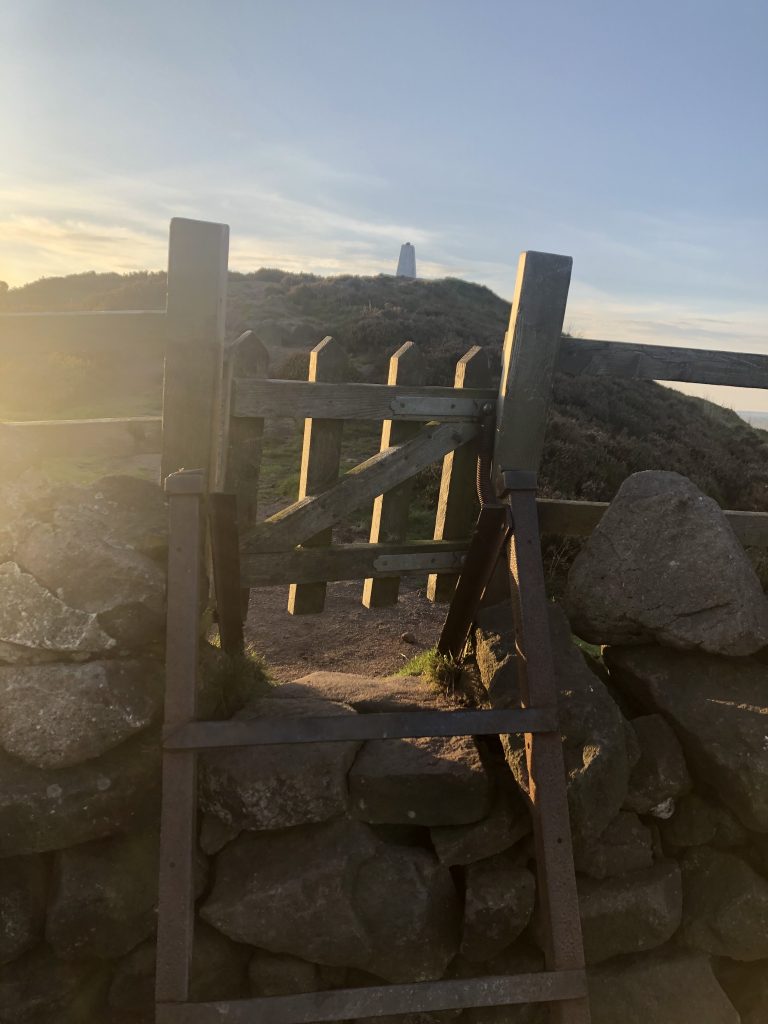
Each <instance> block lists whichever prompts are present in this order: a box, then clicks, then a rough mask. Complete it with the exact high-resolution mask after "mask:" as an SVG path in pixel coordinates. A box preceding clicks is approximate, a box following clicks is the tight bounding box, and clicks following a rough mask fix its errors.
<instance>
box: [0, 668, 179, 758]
mask: <svg viewBox="0 0 768 1024" xmlns="http://www.w3.org/2000/svg"><path fill="white" fill-rule="evenodd" d="M162 699H163V670H162V666H161V665H160V664H159V663H158V662H155V661H151V660H149V659H126V660H113V661H89V662H85V663H84V664H80V665H78V664H61V663H55V664H49V665H23V666H14V667H7V668H0V746H1V747H2V748H3V749H4V750H5V751H6V752H7V753H9V754H13V755H14V756H15V757H18V758H20V759H21V760H22V761H25V762H26V763H27V764H30V765H33V766H34V767H37V768H66V767H68V766H70V765H75V764H79V763H81V762H83V761H88V760H90V759H91V758H94V757H98V756H99V755H101V754H103V753H105V752H106V751H107V750H110V749H112V748H113V747H116V746H118V745H119V744H120V743H122V742H123V741H124V740H126V739H128V738H129V737H131V736H133V735H135V734H136V733H138V732H141V731H142V730H143V729H146V728H147V727H148V726H149V725H151V724H152V723H153V722H154V721H155V720H156V719H157V718H158V716H159V714H160V710H161V706H162Z"/></svg>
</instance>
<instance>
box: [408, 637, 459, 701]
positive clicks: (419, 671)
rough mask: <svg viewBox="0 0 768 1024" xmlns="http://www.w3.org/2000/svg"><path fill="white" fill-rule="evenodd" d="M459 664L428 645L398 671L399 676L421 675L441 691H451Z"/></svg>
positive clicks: (456, 679) (456, 680)
mask: <svg viewBox="0 0 768 1024" xmlns="http://www.w3.org/2000/svg"><path fill="white" fill-rule="evenodd" d="M461 671H462V670H461V665H459V663H458V662H457V661H454V659H453V658H450V657H447V656H446V655H444V654H438V652H437V648H436V647H430V648H429V650H427V651H421V652H420V653H419V654H417V655H415V656H414V657H413V658H411V660H410V661H407V662H406V663H405V665H403V667H402V668H401V669H400V670H399V671H398V673H397V675H399V676H423V677H424V679H425V681H426V682H427V683H429V685H430V686H434V687H435V688H436V689H438V690H441V691H443V692H446V691H451V692H452V691H453V690H454V689H455V688H456V684H457V682H458V679H459V676H460V675H461Z"/></svg>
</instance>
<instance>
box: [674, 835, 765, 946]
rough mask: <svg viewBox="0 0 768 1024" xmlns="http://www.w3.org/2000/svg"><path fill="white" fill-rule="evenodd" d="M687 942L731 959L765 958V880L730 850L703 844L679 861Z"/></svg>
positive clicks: (682, 937)
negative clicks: (680, 862)
mask: <svg viewBox="0 0 768 1024" xmlns="http://www.w3.org/2000/svg"><path fill="white" fill-rule="evenodd" d="M682 870H683V923H682V928H681V933H680V935H681V940H682V941H683V942H684V943H685V945H687V946H689V947H691V948H693V949H698V950H701V951H702V952H704V953H710V954H714V955H716V956H727V957H730V958H731V959H732V960H760V959H765V958H767V957H768V881H766V879H765V878H763V876H762V875H758V874H757V872H756V871H754V870H753V869H752V868H751V867H750V866H749V865H748V864H747V863H746V862H745V861H743V860H741V858H740V857H736V856H734V855H733V854H731V853H724V852H721V851H718V850H711V849H709V848H708V847H706V846H702V847H696V848H693V849H691V850H688V851H687V853H686V854H685V857H684V858H683V860H682Z"/></svg>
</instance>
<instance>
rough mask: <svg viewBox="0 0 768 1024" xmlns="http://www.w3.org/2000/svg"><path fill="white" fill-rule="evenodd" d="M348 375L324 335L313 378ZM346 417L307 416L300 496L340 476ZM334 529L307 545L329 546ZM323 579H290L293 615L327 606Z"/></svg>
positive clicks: (342, 357) (339, 351) (339, 352)
mask: <svg viewBox="0 0 768 1024" xmlns="http://www.w3.org/2000/svg"><path fill="white" fill-rule="evenodd" d="M348 375H349V362H348V360H347V356H346V353H345V352H344V350H343V348H342V347H341V345H340V344H339V342H338V341H335V340H334V339H333V338H330V337H329V338H324V339H323V340H322V341H321V342H320V344H319V345H316V346H315V347H314V348H313V349H312V351H311V352H310V355H309V380H310V381H319V380H321V381H326V382H332V381H342V380H344V378H345V377H347V376H348ZM343 428H344V421H343V420H318V419H306V420H304V445H303V448H302V452H301V472H300V476H299V499H301V498H306V497H309V496H311V495H313V494H322V493H323V491H327V490H329V489H330V488H331V487H333V485H334V484H335V483H336V482H337V480H338V479H339V464H340V462H341V438H342V431H343ZM331 538H332V531H331V528H330V527H328V528H327V529H325V530H322V531H321V532H320V533H317V534H315V536H314V537H308V538H307V539H306V540H305V541H304V542H303V543H304V546H305V547H308V548H314V547H327V546H328V545H329V544H330V543H331ZM325 592H326V585H325V583H324V582H321V581H319V580H318V581H315V582H313V583H298V582H294V583H291V586H290V589H289V592H288V611H289V612H290V613H291V615H311V614H314V613H317V612H321V611H322V610H323V608H324V607H325Z"/></svg>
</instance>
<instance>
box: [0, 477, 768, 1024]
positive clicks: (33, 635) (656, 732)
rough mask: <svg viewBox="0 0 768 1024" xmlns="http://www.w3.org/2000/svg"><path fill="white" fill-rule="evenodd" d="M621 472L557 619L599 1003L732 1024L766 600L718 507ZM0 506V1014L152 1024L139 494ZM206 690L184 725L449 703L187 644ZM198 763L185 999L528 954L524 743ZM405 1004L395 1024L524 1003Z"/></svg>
mask: <svg viewBox="0 0 768 1024" xmlns="http://www.w3.org/2000/svg"><path fill="white" fill-rule="evenodd" d="M640 476H642V477H643V478H644V479H638V478H634V479H631V480H630V481H628V483H627V485H625V488H624V489H623V490H622V492H621V493H620V495H619V496H618V498H617V499H616V501H615V502H614V504H613V506H612V507H611V509H610V511H609V513H607V514H606V516H605V518H604V520H603V523H602V524H601V526H600V527H599V528H598V531H597V533H596V534H595V536H594V537H593V538H592V539H591V540H590V542H589V543H588V544H587V545H586V547H585V550H584V552H583V554H582V556H581V558H580V561H579V562H577V564H576V565H575V566H574V570H573V575H572V579H571V585H570V587H569V591H568V595H567V612H568V616H570V620H571V621H570V623H569V620H568V617H567V615H566V612H565V611H563V610H562V609H560V608H557V607H555V606H553V607H552V609H551V634H552V642H553V652H554V656H555V663H556V669H557V678H558V686H559V710H560V719H561V729H562V735H563V740H564V748H565V754H566V764H567V772H568V779H567V788H568V801H569V808H570V814H571V823H572V830H573V835H574V845H575V860H576V868H577V878H578V888H579V900H580V907H581V914H582V926H583V932H584V941H585V949H586V955H587V960H588V963H589V970H590V990H591V994H592V1002H593V1020H594V1021H595V1022H596V1024H616V1022H617V1021H622V1024H635V1022H637V1024H639V1022H641V1021H642V1022H643V1024H645V1022H647V1021H649V1020H653V1021H655V1022H657V1024H694V1022H695V1024H737V1022H738V1021H740V1020H741V1021H743V1022H747V1024H756V1022H757V1021H763V1020H765V1019H768V799H767V794H768V739H766V733H768V730H767V729H766V728H765V723H766V722H768V718H767V717H766V715H768V696H767V694H768V687H767V686H766V684H767V683H768V678H767V676H766V673H768V664H767V663H766V661H765V651H764V648H765V646H766V638H768V631H766V622H768V608H766V603H765V598H764V596H763V595H762V592H761V591H760V589H759V586H758V587H757V588H756V587H755V583H756V581H755V580H754V576H753V574H752V570H751V569H750V568H749V565H748V563H747V562H746V560H745V559H742V557H741V549H740V548H738V545H737V546H736V547H734V546H733V544H732V540H731V539H732V534H731V533H730V528H729V527H728V525H727V523H726V522H725V520H724V518H723V517H722V516H721V515H719V513H718V510H717V508H716V506H714V507H713V506H712V505H711V503H709V502H708V499H705V498H703V496H700V495H698V494H697V493H694V491H692V490H691V485H690V484H688V482H687V481H683V480H681V478H679V477H675V476H674V474H641V475H640ZM638 501H639V502H642V503H643V509H644V511H643V516H642V517H641V519H640V520H638V518H637V516H636V514H635V511H636V505H637V502H638ZM0 506H1V507H2V510H3V513H4V514H3V516H2V520H0V549H2V555H3V562H2V563H0V595H1V596H0V782H1V786H0V858H1V859H0V1024H11V1022H12V1024H48V1022H53V1021H56V1022H57V1024H58V1022H61V1024H96V1022H99V1024H101V1022H105V1024H148V1022H149V1021H151V1020H152V987H153V972H154V955H155V949H154V933H155V926H156V873H157V857H158V806H159V804H158V798H159V739H158V730H159V718H160V715H161V706H162V690H163V676H162V621H163V589H164V587H163V580H164V571H163V563H164V555H165V544H166V537H165V507H164V502H163V499H162V495H161V494H160V492H159V491H158V490H157V488H155V487H153V486H152V485H150V484H148V483H142V482H141V481H136V480H130V479H128V478H107V479H105V480H101V481H99V482H98V483H97V484H96V485H94V486H93V487H89V488H73V487H67V488H57V489H52V488H51V487H50V486H47V485H45V484H44V483H43V482H41V481H38V480H36V479H35V478H32V477H27V478H26V479H24V480H22V481H21V482H20V483H19V484H18V485H17V486H15V487H14V488H12V489H7V490H6V492H5V493H4V494H2V495H0ZM654 517H655V518H654ZM702 518H704V519H705V520H706V528H705V529H704V528H703V527H702V530H703V535H704V540H703V541H702V543H701V545H700V546H696V544H695V543H694V541H695V537H696V536H698V535H699V534H697V529H696V527H697V524H698V525H699V526H700V525H701V520H702ZM648 522H650V523H651V526H646V525H644V524H647V523H648ZM670 531H672V532H673V533H674V537H675V538H677V539H675V540H673V541H671V542H668V539H667V535H668V533H669V532H670ZM675 531H676V532H675ZM705 557H706V559H707V561H706V570H705V571H706V573H707V577H706V579H707V583H706V585H704V586H702V585H700V584H699V582H697V580H698V577H697V576H696V568H695V563H696V562H702V561H703V560H704V558H705ZM718 560H720V562H721V565H720V568H718V565H717V561H718ZM598 569H599V571H598ZM590 579H591V580H592V581H593V585H592V586H590V585H589V580H590ZM627 581H630V582H631V586H629V584H628V582H627ZM689 584H690V586H689ZM686 588H688V589H686ZM745 595H746V597H745ZM574 624H578V625H577V626H576V630H577V632H578V633H579V635H580V636H581V637H582V638H583V639H585V640H588V641H589V642H590V643H593V644H599V645H601V646H602V645H604V646H603V648H602V651H601V654H600V657H597V656H596V651H595V650H594V649H591V653H587V652H585V651H583V650H581V649H579V647H577V646H576V645H575V644H574V642H573V639H572V625H574ZM510 628H511V614H510V609H509V606H508V605H503V604H502V605H499V606H497V607H495V608H486V609H484V610H483V612H482V613H481V614H480V616H479V621H478V626H477V631H476V635H475V649H476V657H477V665H478V673H479V676H480V677H481V681H482V687H481V688H480V689H479V690H478V693H479V694H480V696H479V697H478V702H479V703H480V704H481V705H483V706H490V707H506V706H510V705H512V704H514V702H515V701H516V699H517V683H516V678H515V659H514V645H513V643H512V637H511V631H510ZM202 676H203V680H202V685H201V693H200V697H201V713H202V714H203V715H205V716H206V717H226V716H229V715H233V714H234V715H236V716H239V717H241V718H248V717H253V716H263V715H272V716H291V717H293V716H306V715H326V714H327V715H338V714H345V715H355V714H361V715H364V714H370V713H374V712H377V711H408V710H419V709H423V708H431V709H434V708H441V707H443V708H449V707H451V706H453V705H451V704H450V703H449V702H448V701H447V699H446V698H445V697H444V696H442V695H441V694H439V693H438V692H436V691H434V690H432V689H430V688H429V687H428V686H427V685H426V684H425V683H424V682H423V681H422V680H421V679H418V678H413V677H399V678H393V679H363V678H358V677H351V676H347V675H342V674H332V673H313V674H311V675H309V676H307V677H305V678H303V679H299V680H296V681H295V682H292V683H288V684H284V685H282V686H279V687H268V686H266V685H265V684H264V682H263V680H262V679H261V678H260V677H259V674H258V672H257V671H256V670H255V669H248V667H247V666H246V665H237V666H233V665H231V664H227V663H226V662H225V661H224V659H222V658H221V657H220V656H219V655H217V654H216V652H215V651H213V650H212V649H207V650H206V652H205V658H204V671H203V673H202ZM199 775H200V786H199V802H200V829H199V849H198V873H197V910H198V921H197V927H196V936H195V946H194V951H193V959H192V997H193V998H194V999H199V1000H215V999H225V998H238V997H245V996H248V995H249V994H253V995H264V996H268V995H282V994H288V993H298V992H308V991H317V990H324V989H332V988H338V987H351V986H358V985H367V984H371V983H373V984H376V983H382V982H409V981H419V980H431V979H437V978H444V977H448V978H451V977H454V978H469V977H476V976H482V975H487V974H500V973H502V974H503V973H519V972H527V971H535V970H539V969H541V968H542V967H543V955H542V953H541V947H542V934H541V924H540V918H539V911H538V904H537V892H536V879H535V862H534V858H533V845H532V838H531V826H530V817H529V813H528V809H527V803H526V800H527V788H528V778H527V772H526V765H525V757H524V751H523V747H522V743H521V741H520V738H519V737H511V736H510V737H507V736H504V737H500V738H494V737H485V738H477V739H473V738H459V739H431V740H393V741H371V742H368V743H363V744H360V743H340V744H331V745H326V744H309V745H303V746H302V747H301V748H300V749H298V750H297V749H295V748H291V747H269V748H249V749H242V750H227V751H220V752H212V753H209V754H207V755H206V756H204V757H201V759H200V772H199ZM415 1016H416V1015H411V1017H415ZM425 1016H429V1015H422V1018H423V1017H425ZM431 1016H432V1017H434V1018H435V1019H434V1020H429V1021H426V1020H423V1019H422V1020H421V1021H419V1022H416V1021H415V1020H413V1021H409V1024H447V1022H448V1021H449V1020H455V1019H457V1018H459V1017H464V1018H466V1022H467V1024H539V1022H541V1024H543V1022H544V1021H546V1019H547V1017H546V1011H545V1010H544V1008H542V1007H540V1006H539V1007H536V1006H530V1007H511V1008H510V1007H507V1008H485V1009H479V1010H469V1011H465V1012H464V1013H463V1014H459V1013H454V1012H450V1013H444V1014H436V1015H431Z"/></svg>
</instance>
